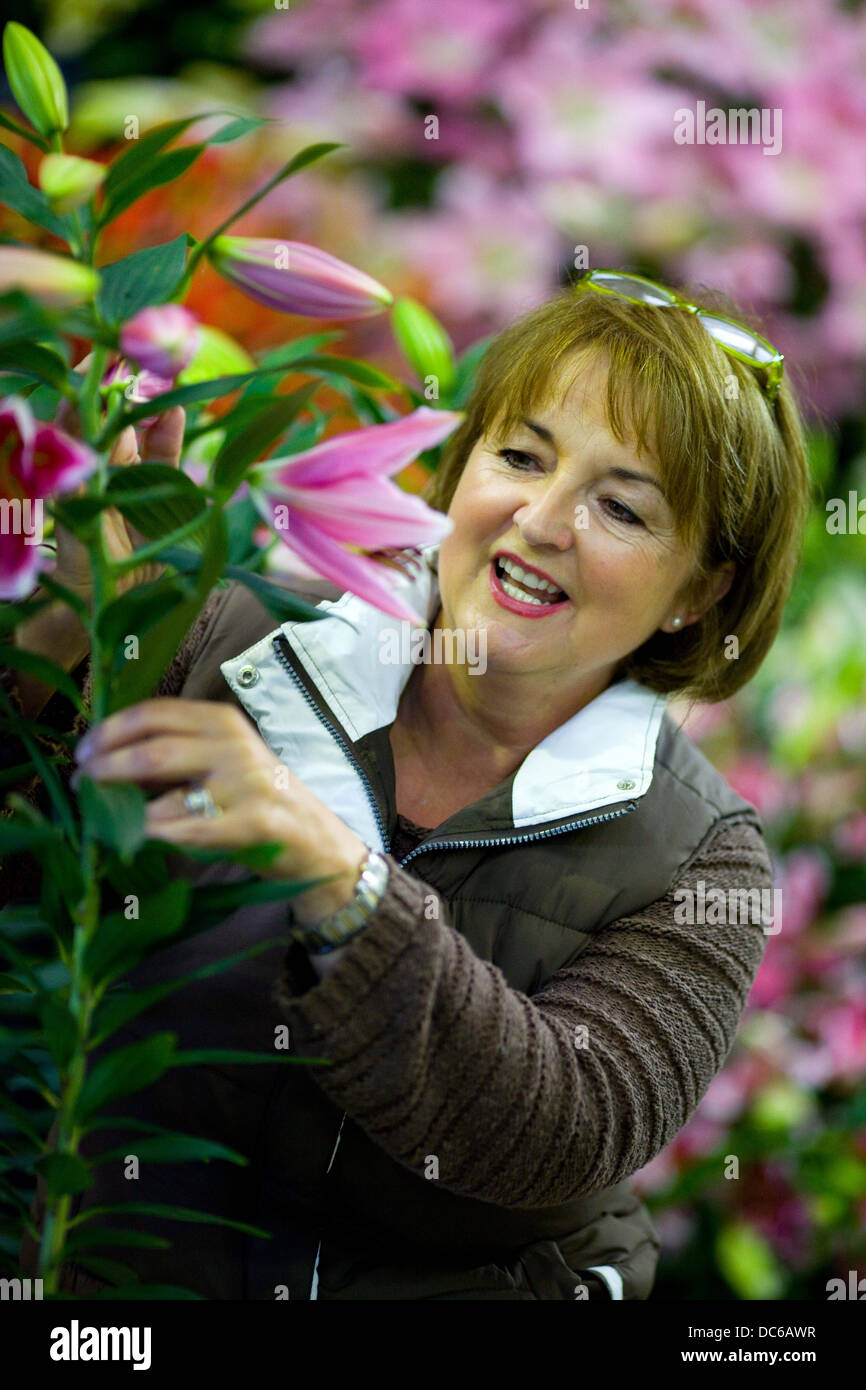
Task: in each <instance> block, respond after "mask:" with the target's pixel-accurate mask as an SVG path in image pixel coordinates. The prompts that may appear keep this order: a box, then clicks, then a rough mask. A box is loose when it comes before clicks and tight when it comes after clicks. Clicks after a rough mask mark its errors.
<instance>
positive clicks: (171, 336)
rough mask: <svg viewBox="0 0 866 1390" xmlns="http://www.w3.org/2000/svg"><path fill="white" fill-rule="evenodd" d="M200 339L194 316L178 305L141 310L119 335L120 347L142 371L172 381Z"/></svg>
mask: <svg viewBox="0 0 866 1390" xmlns="http://www.w3.org/2000/svg"><path fill="white" fill-rule="evenodd" d="M200 338H201V330H200V329H199V324H198V319H197V318H196V317H195V315H194V314H191V313H190V312H189V309H184V307H183V305H182V304H155V305H153V306H152V307H151V308H149V309H142V310H140V312H139V313H137V314H136V315H135V316H134V318H131V319H130V320H129V322H128V323H127V324H124V326H123V329H122V330H121V334H120V350H121V352H122V353H123V355H124V357H128V358H130V359H131V360H132V361H133V362H135V363H136V364H137V366H139V367H140V368H141V369H142V370H143V371H147V372H152V373H153V374H154V375H155V376H158V377H163V378H168V379H170V380H172V381H173V380H174V378H175V377H176V376H177V375H178V373H179V372H182V371H183V369H184V367H188V366H189V364H190V362H191V361H192V359H193V358H194V357H195V354H196V352H197V351H198V347H199V342H200Z"/></svg>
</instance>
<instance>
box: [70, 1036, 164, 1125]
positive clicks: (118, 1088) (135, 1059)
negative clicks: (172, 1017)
mask: <svg viewBox="0 0 866 1390" xmlns="http://www.w3.org/2000/svg"><path fill="white" fill-rule="evenodd" d="M176 1041H177V1039H176V1036H175V1034H174V1033H155V1034H154V1035H153V1036H152V1037H150V1038H144V1039H143V1040H142V1041H141V1042H136V1043H130V1045H129V1047H122V1048H121V1049H120V1050H119V1051H118V1052H112V1053H111V1054H110V1055H109V1056H108V1057H104V1058H103V1059H102V1061H100V1062H97V1063H96V1066H95V1067H94V1068H93V1070H92V1071H91V1072H90V1073H89V1075H88V1076H87V1078H86V1080H85V1082H84V1086H83V1088H82V1091H81V1095H80V1097H79V1100H78V1105H77V1107H76V1118H77V1119H78V1120H86V1119H88V1118H89V1117H90V1116H91V1115H94V1114H95V1113H96V1112H97V1111H98V1110H101V1109H102V1107H103V1106H104V1105H109V1104H110V1103H111V1102H112V1101H113V1100H116V1099H117V1098H118V1097H119V1096H128V1095H129V1094H130V1093H131V1092H133V1091H141V1090H143V1089H144V1088H145V1087H146V1086H150V1085H152V1084H153V1082H154V1081H156V1080H158V1078H159V1077H160V1076H162V1075H163V1073H164V1072H165V1071H166V1069H167V1068H168V1067H170V1066H171V1062H172V1058H173V1057H174V1055H175V1054H174V1049H175V1043H176Z"/></svg>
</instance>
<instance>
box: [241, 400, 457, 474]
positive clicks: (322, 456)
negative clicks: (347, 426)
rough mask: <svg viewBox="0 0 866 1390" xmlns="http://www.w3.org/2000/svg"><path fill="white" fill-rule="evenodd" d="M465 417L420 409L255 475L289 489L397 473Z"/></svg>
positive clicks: (351, 433)
mask: <svg viewBox="0 0 866 1390" xmlns="http://www.w3.org/2000/svg"><path fill="white" fill-rule="evenodd" d="M462 419H463V414H462V413H461V412H460V411H455V410H431V408H430V407H429V406H426V405H422V406H419V407H418V409H417V410H413V411H412V414H411V415H406V416H404V417H403V419H401V420H389V421H388V422H387V423H386V424H384V425H365V426H364V427H363V428H362V429H359V430H349V431H348V432H347V433H346V434H337V435H334V436H332V438H330V439H325V440H323V441H322V443H321V444H314V445H313V447H312V448H311V449H306V450H304V452H303V453H300V454H294V455H292V456H291V457H290V458H278V459H268V460H266V461H265V463H264V464H262V465H259V466H258V469H257V471H262V472H267V473H268V475H269V480H268V485H269V486H272V480H273V479H276V480H277V481H279V482H285V483H286V484H287V485H288V486H290V487H309V486H312V485H315V484H317V483H323V484H327V485H328V486H331V485H332V484H334V483H337V482H339V481H340V480H341V479H343V478H349V477H356V476H358V475H364V476H368V475H369V474H370V473H385V474H391V473H399V472H400V470H401V469H402V468H405V467H407V465H408V464H410V463H413V462H414V460H415V459H416V458H417V457H418V455H419V454H421V453H423V452H424V450H425V449H431V448H433V446H434V445H435V444H439V443H440V442H441V440H443V439H445V438H446V437H447V436H448V435H449V434H451V432H452V430H454V429H455V428H456V427H457V425H459V424H460V422H461V421H462Z"/></svg>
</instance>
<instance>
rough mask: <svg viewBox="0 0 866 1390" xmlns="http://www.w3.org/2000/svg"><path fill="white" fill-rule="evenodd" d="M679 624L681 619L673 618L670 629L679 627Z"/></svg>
mask: <svg viewBox="0 0 866 1390" xmlns="http://www.w3.org/2000/svg"><path fill="white" fill-rule="evenodd" d="M681 622H682V618H673V619H672V620H671V627H679V626H680V623H681Z"/></svg>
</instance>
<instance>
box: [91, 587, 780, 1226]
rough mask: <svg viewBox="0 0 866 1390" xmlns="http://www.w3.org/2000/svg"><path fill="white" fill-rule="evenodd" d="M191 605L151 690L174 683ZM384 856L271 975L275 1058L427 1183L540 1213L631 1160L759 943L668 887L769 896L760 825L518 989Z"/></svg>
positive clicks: (673, 1122) (732, 1010) (677, 1089)
mask: <svg viewBox="0 0 866 1390" xmlns="http://www.w3.org/2000/svg"><path fill="white" fill-rule="evenodd" d="M215 598H216V595H213V596H212V598H211V601H210V603H213V601H214V600H215ZM210 603H209V605H208V607H207V608H206V609H205V610H204V611H203V613H202V614H201V616H200V618H199V619H198V621H197V623H196V624H195V627H194V628H193V629H192V630H191V631H190V633H189V635H188V637H187V639H186V642H185V643H184V645H183V646H182V647H181V649H180V651H179V652H178V655H177V657H176V658H175V661H174V662H173V663H172V665H171V667H170V668H169V670H168V671H167V673H166V676H165V677H164V678H163V681H162V682H161V684H160V687H159V691H158V693H159V694H162V695H172V694H178V693H179V691H180V689H181V687H182V684H183V680H184V673H185V671H186V669H187V668H188V665H189V663H190V661H191V660H192V659H193V657H194V654H195V651H196V647H197V644H198V642H199V641H200V639H201V637H202V634H203V633H204V631H205V628H206V626H207V622H208V617H209V611H210ZM85 690H86V685H85ZM401 831H402V836H403V839H402V842H401V843H397V844H395V846H394V849H395V851H396V852H397V853H398V854H401V855H405V854H406V853H408V849H409V848H410V847H411V845H412V844H413V843H415V842H416V841H417V839H419V838H422V837H423V835H424V834H427V833H429V832H428V831H426V830H423V829H422V828H421V827H414V828H413V827H412V824H411V822H408V821H406V820H405V818H404V819H403V822H402V827H401ZM388 859H389V863H390V868H391V874H390V882H389V886H388V889H387V891H386V893H385V895H384V897H383V899H382V902H381V904H380V906H379V909H378V911H377V912H376V914H375V915H374V917H373V918H372V919H371V921H370V923H369V924H368V926H367V927H366V928H365V930H364V931H363V932H361V933H360V934H359V935H358V936H357V937H355V938H354V939H353V940H352V941H351V942H350V943H349V945H348V946H347V947H346V948H345V950H344V954H343V957H342V959H340V960H339V962H338V963H337V964H336V965H335V967H334V969H333V970H332V971H331V972H330V973H329V974H328V975H327V976H326V977H325V978H324V979H323V980H321V981H318V980H317V978H316V976H315V974H314V972H313V971H312V969H311V967H310V964H309V961H308V959H307V957H306V954H305V952H304V951H303V949H302V948H301V947H300V946H298V945H293V946H291V947H290V948H289V950H288V951H287V955H286V958H285V968H284V971H283V976H282V978H281V979H280V980H279V981H276V982H275V994H276V997H277V999H278V1001H279V1003H280V1007H281V1009H282V1010H283V1011H284V1014H285V1017H286V1020H287V1022H288V1023H289V1025H290V1028H291V1035H292V1040H293V1049H294V1050H295V1051H296V1052H297V1053H298V1054H302V1055H307V1056H319V1057H326V1058H329V1059H331V1061H332V1063H333V1065H332V1066H331V1067H327V1068H316V1069H315V1070H314V1072H313V1075H314V1076H315V1079H316V1082H317V1084H318V1085H320V1086H321V1087H322V1089H323V1090H324V1091H325V1092H326V1093H327V1095H328V1096H329V1097H330V1098H331V1099H332V1100H333V1101H334V1102H335V1103H337V1104H338V1105H339V1106H340V1107H341V1108H342V1109H343V1110H345V1111H346V1112H347V1114H348V1115H350V1116H351V1117H352V1118H353V1119H354V1120H355V1121H356V1122H357V1123H358V1124H359V1125H361V1126H362V1128H363V1129H364V1130H365V1131H366V1132H367V1133H368V1135H369V1136H370V1137H371V1138H372V1139H373V1140H374V1141H375V1142H376V1143H377V1144H378V1145H379V1146H380V1147H381V1148H382V1149H384V1150H385V1151H386V1152H387V1153H388V1154H389V1155H390V1156H391V1157H392V1158H394V1159H396V1160H397V1161H399V1162H402V1163H404V1164H405V1165H407V1166H409V1167H411V1168H412V1169H413V1170H414V1171H416V1172H417V1171H418V1170H419V1169H421V1168H423V1165H424V1161H425V1157H426V1156H427V1155H429V1154H436V1155H437V1157H438V1160H439V1172H440V1175H441V1177H440V1181H441V1183H442V1185H443V1186H445V1187H448V1188H451V1189H452V1190H454V1191H456V1192H460V1193H463V1194H465V1195H468V1196H472V1197H476V1198H480V1199H482V1200H486V1201H489V1202H495V1203H498V1204H500V1205H504V1206H514V1207H548V1206H555V1205H557V1204H559V1203H562V1202H566V1201H567V1200H569V1199H571V1198H574V1197H576V1196H578V1195H580V1194H582V1193H591V1192H594V1191H597V1190H599V1189H602V1188H605V1187H608V1186H610V1185H612V1184H613V1183H615V1182H617V1181H618V1180H620V1179H621V1178H624V1177H627V1176H629V1175H630V1174H632V1173H634V1172H635V1171H636V1170H637V1169H639V1168H641V1167H643V1166H644V1164H646V1163H648V1162H649V1161H650V1159H652V1158H653V1157H654V1155H655V1154H657V1153H658V1152H659V1150H660V1149H662V1148H663V1147H664V1146H665V1145H666V1144H667V1143H668V1142H669V1141H670V1140H671V1139H672V1138H673V1137H674V1135H675V1134H676V1133H677V1131H678V1130H679V1129H681V1128H682V1126H683V1125H684V1124H685V1123H686V1121H687V1120H688V1119H689V1117H690V1116H691V1114H692V1113H693V1112H694V1110H695V1108H696V1106H697V1104H698V1102H699V1100H700V1099H701V1097H702V1096H703V1094H704V1092H705V1091H706V1089H707V1087H708V1086H709V1084H710V1082H711V1080H712V1079H713V1077H714V1076H715V1075H716V1073H717V1072H718V1071H719V1069H720V1068H721V1066H722V1065H723V1063H724V1061H725V1059H726V1057H727V1055H728V1052H729V1051H730V1048H731V1046H732V1044H733V1041H734V1035H735V1033H736V1031H737V1027H738V1024H739V1021H740V1018H741V1016H742V1013H743V1009H744V1007H745V1004H746V1000H747V996H748V993H749V989H750V987H751V985H752V982H753V980H754V978H755V974H756V972H757V970H758V966H759V965H760V962H761V958H762V955H763V952H764V948H765V946H766V942H767V937H766V936H765V934H764V933H763V932H762V930H761V927H760V926H759V925H754V926H752V925H728V926H726V927H723V928H719V927H717V926H703V927H701V926H692V925H678V924H677V923H676V922H675V920H674V910H675V906H676V900H675V898H674V892H675V890H676V889H677V888H691V889H692V890H695V889H696V885H697V882H698V880H703V881H704V884H705V888H706V890H709V889H710V888H711V887H717V888H721V889H723V890H727V889H729V888H735V887H740V886H744V885H748V886H749V887H750V888H754V887H768V888H769V887H771V886H772V883H773V871H772V865H771V861H770V858H769V856H768V852H767V848H766V845H765V842H764V840H763V839H762V837H761V836H760V834H759V833H758V832H757V831H756V830H755V829H753V828H752V827H751V826H749V825H748V824H746V823H745V822H740V823H734V824H732V823H730V822H727V823H726V824H725V825H724V826H722V827H720V828H719V829H718V830H717V831H716V832H715V834H714V835H713V836H712V837H711V839H710V840H709V841H708V842H707V843H705V845H704V847H703V849H702V850H701V852H700V853H699V856H698V857H697V858H695V859H694V860H693V862H692V863H691V865H690V866H689V867H688V868H687V869H686V870H685V871H684V872H683V873H682V874H681V876H680V879H679V881H678V883H675V884H672V885H671V888H670V891H669V892H668V893H667V894H666V895H665V897H664V898H661V899H660V900H659V901H657V902H654V903H652V904H650V905H649V906H647V907H646V908H644V909H643V910H642V911H640V912H637V913H635V914H634V915H632V916H630V917H624V918H621V919H620V920H619V921H615V922H612V923H611V924H610V925H609V926H607V927H605V928H604V929H603V930H601V931H600V932H599V933H598V934H597V935H596V936H595V938H594V939H593V941H592V943H591V945H590V946H589V947H587V948H586V949H585V950H584V951H583V953H582V954H581V956H580V958H579V960H578V961H577V963H576V964H575V965H573V966H571V967H569V968H566V969H563V970H560V971H558V972H557V973H556V974H554V975H553V976H552V977H551V979H549V980H548V982H547V983H546V984H545V985H544V986H543V987H542V988H541V989H539V990H538V991H537V992H536V993H535V994H533V995H532V996H531V997H529V996H527V995H525V994H522V993H520V992H519V991H518V990H515V989H512V988H510V987H509V985H508V984H507V983H506V980H505V977H504V976H503V974H502V972H501V971H500V970H499V969H498V968H497V967H495V966H493V965H490V964H489V963H487V962H486V961H484V960H481V959H480V958H479V957H478V956H476V955H475V954H474V952H473V951H472V949H471V948H470V946H469V945H468V943H467V942H466V940H465V938H464V937H463V936H462V935H461V934H460V933H459V932H457V931H455V930H454V929H453V928H452V927H451V926H450V925H449V922H448V910H447V906H446V904H445V903H444V902H442V901H441V899H439V897H438V894H436V893H435V890H434V889H433V888H431V886H430V885H429V884H426V883H424V882H423V880H421V879H419V878H418V877H417V876H416V875H415V874H414V873H413V872H412V871H411V869H403V868H401V867H400V864H399V863H398V861H397V858H395V857H394V855H393V854H392V855H389V856H388ZM431 895H433V898H435V900H436V907H437V908H438V913H437V912H433V913H432V914H431ZM580 1025H584V1026H585V1027H586V1029H587V1030H588V1039H589V1045H588V1046H578V1045H576V1033H575V1030H576V1029H577V1028H578V1027H579V1026H580Z"/></svg>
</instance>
